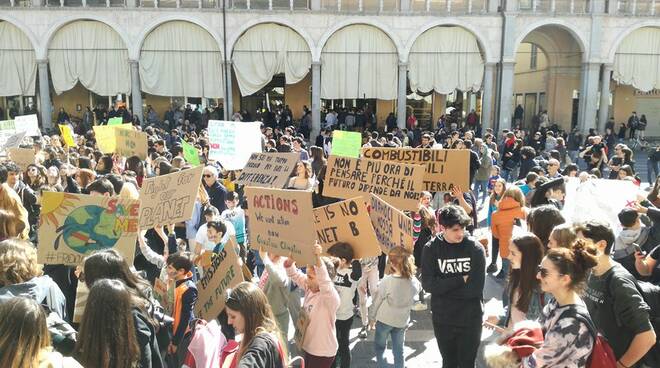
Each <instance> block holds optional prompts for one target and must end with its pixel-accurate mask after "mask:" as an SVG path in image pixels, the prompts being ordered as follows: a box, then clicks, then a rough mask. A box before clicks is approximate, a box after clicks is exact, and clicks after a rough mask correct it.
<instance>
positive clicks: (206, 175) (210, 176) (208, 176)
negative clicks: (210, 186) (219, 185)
mask: <svg viewBox="0 0 660 368" xmlns="http://www.w3.org/2000/svg"><path fill="white" fill-rule="evenodd" d="M204 177H205V178H212V177H213V175H212V174H204Z"/></svg>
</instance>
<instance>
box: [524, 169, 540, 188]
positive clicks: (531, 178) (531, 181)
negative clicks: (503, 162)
mask: <svg viewBox="0 0 660 368" xmlns="http://www.w3.org/2000/svg"><path fill="white" fill-rule="evenodd" d="M538 180H539V174H537V173H535V172H530V173H529V174H527V176H526V177H525V184H527V185H528V186H529V187H530V188H532V189H534V188H535V187H536V182H537V181H538Z"/></svg>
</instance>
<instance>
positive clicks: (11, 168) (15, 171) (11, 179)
mask: <svg viewBox="0 0 660 368" xmlns="http://www.w3.org/2000/svg"><path fill="white" fill-rule="evenodd" d="M5 169H7V179H6V180H5V182H6V183H7V185H9V186H10V187H12V188H13V187H14V186H16V183H17V182H18V176H19V175H20V174H21V169H19V168H18V166H16V164H15V163H13V162H7V163H5Z"/></svg>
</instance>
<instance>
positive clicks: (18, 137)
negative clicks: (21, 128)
mask: <svg viewBox="0 0 660 368" xmlns="http://www.w3.org/2000/svg"><path fill="white" fill-rule="evenodd" d="M26 134H27V133H26V132H18V133H16V134H13V135H11V136H9V137H8V138H7V141H6V142H5V144H4V145H3V146H2V148H0V152H3V151H7V150H8V149H9V148H16V147H18V146H19V145H20V144H21V142H22V141H23V138H25V135H26Z"/></svg>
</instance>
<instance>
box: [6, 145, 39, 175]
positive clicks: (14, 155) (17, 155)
mask: <svg viewBox="0 0 660 368" xmlns="http://www.w3.org/2000/svg"><path fill="white" fill-rule="evenodd" d="M7 153H9V158H10V159H11V160H12V161H14V163H15V164H16V165H18V167H20V168H21V169H23V170H25V169H27V167H28V165H32V164H34V158H35V154H34V149H32V148H10V149H8V150H7Z"/></svg>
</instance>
